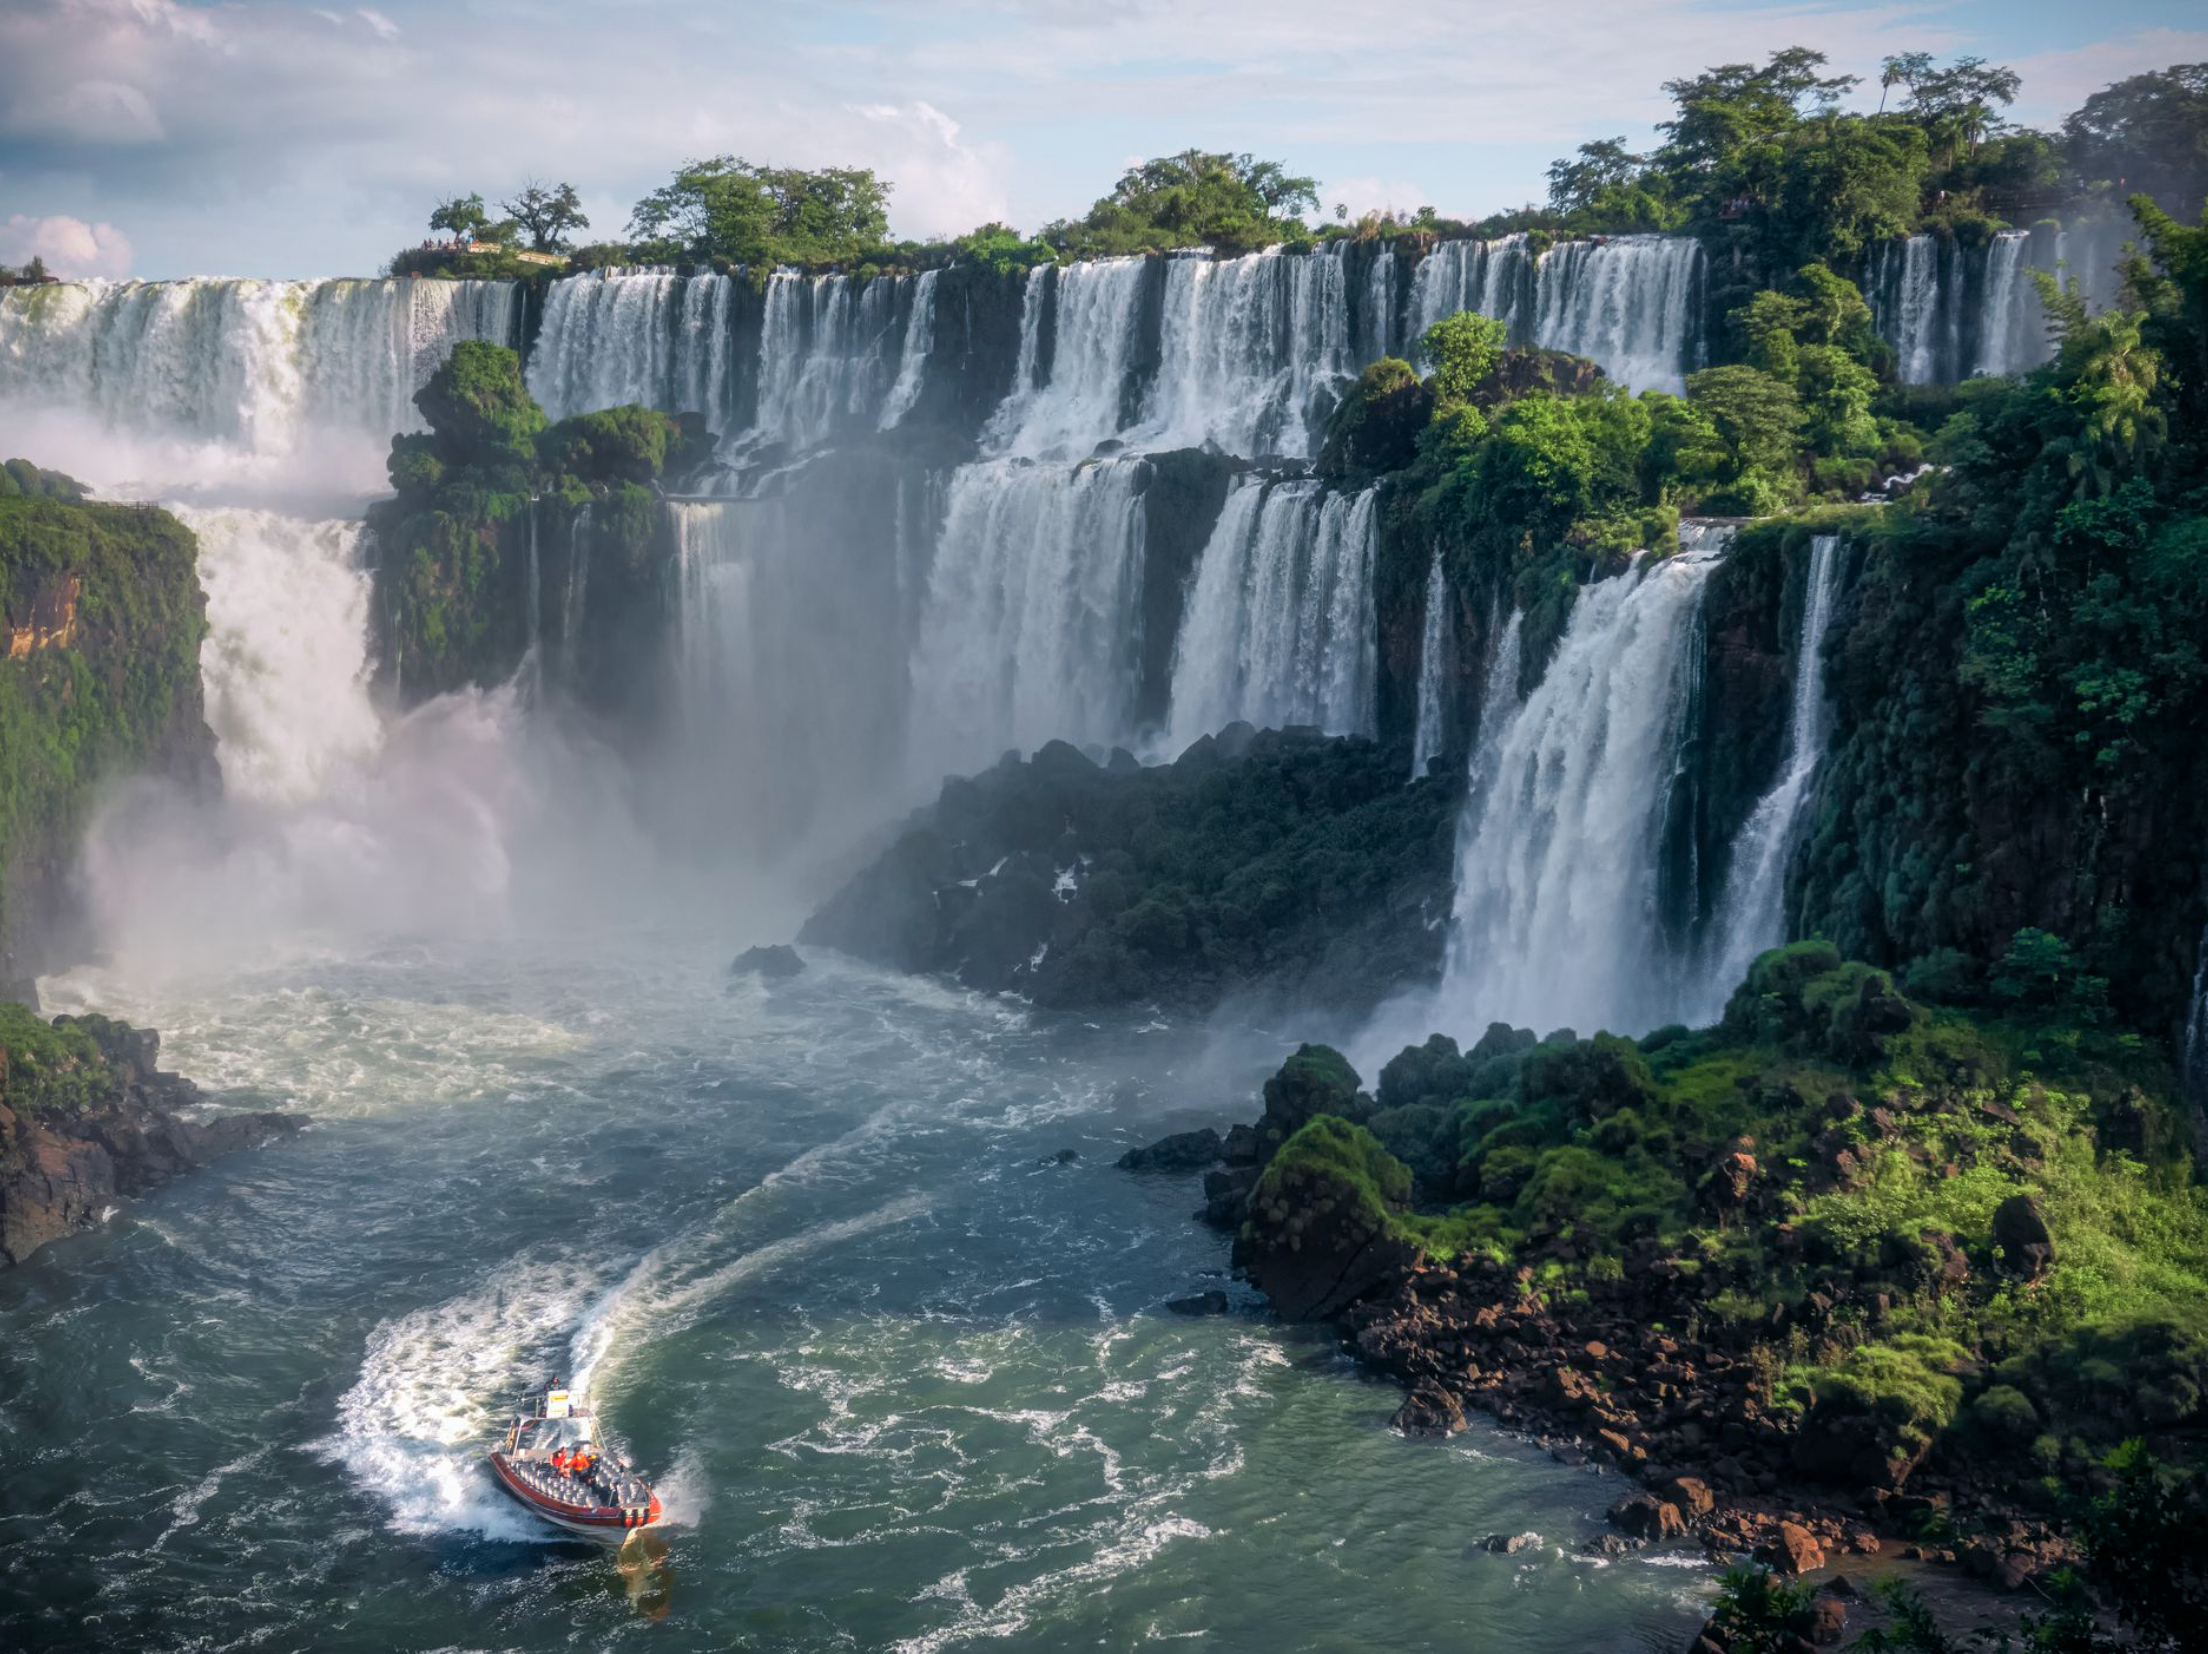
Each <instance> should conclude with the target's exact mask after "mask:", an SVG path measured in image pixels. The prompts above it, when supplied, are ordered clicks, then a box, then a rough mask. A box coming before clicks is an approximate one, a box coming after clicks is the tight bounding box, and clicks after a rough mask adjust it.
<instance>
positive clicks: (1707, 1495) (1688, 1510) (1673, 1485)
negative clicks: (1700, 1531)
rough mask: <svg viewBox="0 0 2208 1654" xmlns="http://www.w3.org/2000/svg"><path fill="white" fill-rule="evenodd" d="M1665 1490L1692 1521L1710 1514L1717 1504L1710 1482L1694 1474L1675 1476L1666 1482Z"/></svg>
mask: <svg viewBox="0 0 2208 1654" xmlns="http://www.w3.org/2000/svg"><path fill="white" fill-rule="evenodd" d="M1664 1492H1665V1493H1666V1494H1667V1495H1668V1496H1669V1497H1670V1499H1671V1502H1672V1503H1673V1504H1675V1505H1677V1506H1678V1507H1679V1509H1680V1512H1681V1513H1682V1514H1683V1515H1684V1516H1685V1517H1686V1518H1687V1520H1688V1521H1690V1522H1692V1521H1694V1520H1696V1519H1697V1518H1700V1517H1704V1516H1707V1515H1709V1514H1710V1512H1711V1511H1712V1510H1713V1509H1715V1508H1716V1505H1717V1499H1716V1496H1715V1495H1714V1494H1712V1493H1711V1492H1710V1486H1709V1483H1707V1482H1703V1481H1698V1480H1697V1479H1696V1478H1694V1477H1692V1476H1675V1477H1673V1478H1672V1479H1671V1480H1670V1481H1669V1482H1667V1483H1665V1484H1664Z"/></svg>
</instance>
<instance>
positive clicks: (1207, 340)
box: [1059, 247, 1357, 459]
mask: <svg viewBox="0 0 2208 1654" xmlns="http://www.w3.org/2000/svg"><path fill="white" fill-rule="evenodd" d="M1065 338H1066V335H1065V332H1064V330H1063V324H1061V330H1060V333H1059V348H1060V349H1061V350H1063V349H1064V348H1065ZM1356 371H1357V364H1356V363H1355V362H1354V361H1353V360H1352V356H1351V351H1350V337H1349V290H1348V278H1347V276H1346V274H1345V272H1344V269H1343V263H1342V259H1341V257H1340V255H1339V254H1338V253H1333V254H1324V253H1322V254H1309V255H1292V254H1285V253H1283V252H1281V251H1280V249H1279V248H1277V247H1276V248H1270V249H1268V250H1266V251H1264V252H1261V253H1251V254H1249V255H1247V256H1245V257H1242V258H1233V259H1210V258H1176V259H1172V260H1169V261H1168V262H1167V264H1166V267H1165V299H1164V305H1163V325H1162V329H1161V338H1160V343H1159V353H1158V369H1157V377H1156V379H1155V381H1154V382H1153V383H1152V385H1151V389H1150V396H1149V401H1148V405H1147V407H1146V409H1145V411H1144V416H1143V422H1142V429H1141V432H1140V436H1141V439H1142V441H1143V442H1144V444H1145V445H1146V446H1149V447H1152V448H1194V447H1201V446H1203V445H1204V444H1206V443H1213V444H1216V445H1217V446H1219V447H1221V448H1224V449H1225V450H1226V451H1227V452H1229V453H1233V454H1252V455H1254V454H1282V455H1286V456H1289V457H1291V458H1299V459H1300V458H1304V457H1307V456H1309V455H1310V454H1312V453H1314V452H1316V451H1317V448H1318V443H1319V438H1320V436H1321V435H1322V434H1323V432H1324V429H1325V424H1326V418H1327V415H1328V414H1329V413H1331V412H1332V411H1333V407H1334V403H1335V401H1336V400H1337V399H1338V398H1339V396H1340V394H1341V389H1342V386H1343V385H1344V384H1346V383H1347V382H1348V380H1349V379H1350V377H1351V376H1352V375H1354V374H1355V373H1356ZM1098 434H1099V436H1108V435H1110V434H1111V433H1110V432H1109V431H1100V432H1099V433H1098Z"/></svg>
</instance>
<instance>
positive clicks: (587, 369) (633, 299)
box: [528, 270, 734, 420]
mask: <svg viewBox="0 0 2208 1654" xmlns="http://www.w3.org/2000/svg"><path fill="white" fill-rule="evenodd" d="M733 303H734V283H733V282H732V281H731V280H730V279H729V278H728V277H727V276H720V275H703V276H678V275H676V274H675V273H674V272H673V271H671V270H605V271H599V272H597V273H594V274H591V275H584V276H569V277H566V278H564V279H563V280H560V281H556V282H554V283H552V285H551V286H550V288H549V289H547V290H546V293H545V299H544V319H543V322H542V323H541V324H540V326H539V327H538V329H537V341H536V345H535V347H534V348H533V349H532V350H531V351H530V353H529V373H528V379H529V394H530V395H532V396H534V397H535V398H536V399H537V401H538V403H539V404H540V405H541V406H542V407H543V408H544V411H545V414H546V415H547V416H548V417H549V418H552V419H565V418H567V417H568V416H569V415H570V414H579V413H589V412H592V411H594V410H596V409H599V408H618V407H621V406H624V405H625V404H628V403H631V402H640V403H642V404H644V405H645V406H646V407H652V408H659V409H662V410H664V411H666V412H668V413H702V414H705V415H707V416H708V418H709V419H714V420H717V419H718V418H719V417H720V415H721V413H722V410H723V408H724V406H725V403H726V399H727V395H728V371H729V355H730V352H731V349H732V345H731V336H730V325H731V324H730V310H731V306H732V304H733Z"/></svg>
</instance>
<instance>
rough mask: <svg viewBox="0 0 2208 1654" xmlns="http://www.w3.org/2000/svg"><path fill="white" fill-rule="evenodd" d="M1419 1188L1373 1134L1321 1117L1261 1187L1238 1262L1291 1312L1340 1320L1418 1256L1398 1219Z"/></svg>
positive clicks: (1293, 1142) (1276, 1161) (1293, 1316)
mask: <svg viewBox="0 0 2208 1654" xmlns="http://www.w3.org/2000/svg"><path fill="white" fill-rule="evenodd" d="M1337 1060H1338V1059H1337ZM1344 1066H1345V1067H1346V1066H1347V1065H1346V1064H1345V1065H1344ZM1268 1089H1269V1088H1268ZM1410 1192H1411V1174H1410V1173H1409V1171H1408V1170H1406V1169H1405V1168H1404V1166H1403V1164H1402V1162H1400V1161H1398V1160H1396V1159H1395V1158H1394V1157H1393V1156H1391V1155H1390V1154H1389V1153H1388V1152H1387V1150H1386V1149H1384V1148H1382V1147H1381V1146H1380V1144H1379V1142H1378V1141H1377V1140H1375V1139H1374V1137H1373V1136H1372V1134H1371V1133H1369V1132H1367V1131H1365V1130H1364V1129H1363V1128H1362V1127H1359V1126H1354V1125H1351V1124H1349V1123H1348V1122H1346V1121H1343V1120H1338V1119H1330V1118H1324V1117H1322V1118H1319V1119H1315V1120H1313V1121H1312V1122H1311V1123H1310V1124H1309V1125H1308V1126H1306V1127H1305V1128H1304V1129H1303V1130H1302V1131H1299V1132H1298V1133H1297V1134H1296V1135H1295V1136H1294V1137H1293V1138H1292V1139H1290V1140H1289V1142H1288V1143H1286V1144H1285V1145H1284V1146H1283V1147H1282V1148H1281V1150H1280V1152H1279V1153H1277V1154H1275V1155H1274V1157H1273V1159H1272V1162H1271V1164H1270V1165H1268V1166H1267V1167H1266V1168H1265V1174H1264V1176H1263V1177H1262V1178H1260V1179H1259V1181H1258V1184H1257V1187H1256V1188H1255V1189H1253V1190H1252V1191H1251V1193H1250V1197H1249V1204H1248V1209H1247V1217H1246V1220H1245V1223H1244V1226H1243V1232H1242V1236H1241V1238H1240V1239H1239V1240H1238V1242H1237V1243H1236V1247H1235V1261H1236V1262H1237V1263H1238V1264H1240V1265H1241V1266H1242V1267H1243V1268H1245V1269H1246V1270H1247V1271H1248V1272H1249V1276H1250V1279H1251V1280H1252V1281H1254V1282H1255V1283H1256V1284H1257V1287H1258V1289H1259V1290H1260V1291H1262V1292H1263V1293H1264V1294H1265V1295H1266V1296H1267V1297H1268V1298H1270V1299H1272V1301H1273V1307H1274V1308H1275V1309H1277V1310H1278V1311H1279V1312H1280V1314H1281V1315H1282V1316H1283V1317H1284V1318H1285V1319H1287V1320H1290V1321H1324V1320H1331V1319H1332V1318H1333V1317H1335V1316H1337V1315H1339V1314H1341V1312H1342V1311H1343V1310H1345V1309H1347V1308H1348V1307H1349V1306H1350V1305H1351V1304H1353V1303H1356V1302H1357V1301H1358V1300H1359V1299H1360V1298H1363V1297H1365V1296H1367V1295H1368V1294H1370V1293H1373V1292H1375V1291H1377V1290H1379V1289H1381V1288H1383V1287H1387V1286H1391V1285H1393V1284H1394V1283H1396V1282H1397V1281H1400V1280H1401V1279H1402V1278H1403V1277H1404V1276H1405V1275H1407V1274H1408V1273H1409V1272H1410V1269H1411V1267H1412V1265H1413V1264H1415V1263H1416V1262H1417V1261H1418V1258H1419V1249H1418V1247H1417V1246H1416V1245H1415V1244H1414V1243H1413V1242H1412V1241H1411V1240H1410V1239H1408V1238H1407V1237H1406V1236H1405V1235H1404V1234H1403V1233H1402V1232H1401V1230H1400V1229H1399V1228H1398V1226H1397V1223H1396V1216H1397V1214H1398V1213H1399V1212H1401V1211H1402V1210H1403V1209H1404V1208H1405V1206H1406V1205H1407V1203H1408V1202H1409V1199H1410Z"/></svg>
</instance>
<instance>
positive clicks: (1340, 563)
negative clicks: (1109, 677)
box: [1171, 479, 1379, 748]
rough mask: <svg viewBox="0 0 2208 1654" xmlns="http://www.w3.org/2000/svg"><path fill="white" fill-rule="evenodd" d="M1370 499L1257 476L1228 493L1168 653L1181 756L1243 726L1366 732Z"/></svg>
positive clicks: (1373, 667)
mask: <svg viewBox="0 0 2208 1654" xmlns="http://www.w3.org/2000/svg"><path fill="white" fill-rule="evenodd" d="M1377 498H1378V490H1377V489H1370V488H1368V489H1366V490H1365V491H1364V492H1363V493H1360V494H1356V495H1345V494H1338V493H1334V492H1332V491H1331V490H1328V489H1326V488H1324V487H1323V486H1322V485H1321V484H1319V483H1317V482H1312V481H1294V482H1265V481H1259V480H1255V479H1251V480H1245V481H1244V482H1242V483H1241V484H1240V485H1239V486H1237V487H1236V488H1235V490H1234V491H1233V492H1232V493H1231V494H1229V495H1228V496H1227V503H1226V505H1225V507H1224V508H1223V509H1222V510H1221V512H1220V514H1219V522H1218V524H1217V526H1216V527H1214V528H1213V530H1212V534H1211V538H1210V540H1209V541H1208V542H1206V544H1205V546H1204V551H1203V555H1202V557H1201V559H1200V560H1199V562H1198V564H1197V570H1196V587H1195V591H1194V593H1193V595H1192V596H1191V597H1190V599H1189V605H1188V614H1187V617H1186V618H1185V619H1184V620H1183V622H1182V625H1181V635H1180V640H1179V643H1178V645H1177V647H1176V648H1175V651H1174V660H1173V696H1172V714H1171V730H1172V734H1171V741H1172V744H1173V745H1174V746H1175V747H1176V748H1178V747H1181V746H1185V745H1186V744H1187V743H1189V742H1191V741H1193V740H1195V739H1196V738H1197V737H1198V736H1199V735H1203V734H1206V733H1208V732H1210V731H1214V730H1217V729H1219V728H1221V727H1223V726H1224V725H1226V724H1230V723H1232V722H1234V721H1235V720H1236V719H1238V718H1240V719H1247V720H1248V721H1249V722H1251V723H1253V724H1256V725H1258V726H1260V727H1261V728H1262V727H1272V726H1280V725H1286V724H1314V725H1317V726H1318V727H1319V728H1321V729H1325V730H1327V731H1329V732H1330V733H1334V734H1358V735H1364V734H1370V733H1371V732H1372V728H1373V701H1374V694H1375V683H1376V680H1377V677H1378V671H1379V666H1378V656H1379V637H1378V622H1377V619H1376V618H1375V614H1374V609H1373V591H1372V565H1373V519H1374V513H1373V507H1374V503H1375V501H1376V500H1377Z"/></svg>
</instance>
